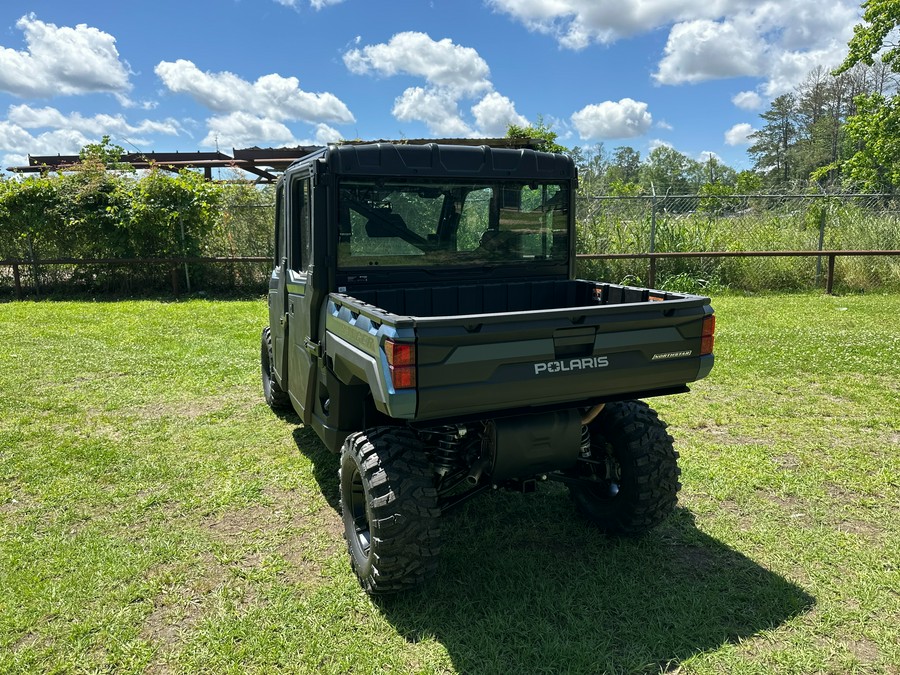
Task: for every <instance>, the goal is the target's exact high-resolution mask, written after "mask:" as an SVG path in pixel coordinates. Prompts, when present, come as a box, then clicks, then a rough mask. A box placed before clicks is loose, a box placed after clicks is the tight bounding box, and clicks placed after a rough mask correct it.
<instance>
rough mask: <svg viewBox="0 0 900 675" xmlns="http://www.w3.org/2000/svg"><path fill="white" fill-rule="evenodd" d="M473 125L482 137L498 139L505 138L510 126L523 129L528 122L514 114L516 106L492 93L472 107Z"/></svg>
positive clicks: (505, 98)
mask: <svg viewBox="0 0 900 675" xmlns="http://www.w3.org/2000/svg"><path fill="white" fill-rule="evenodd" d="M472 114H473V115H474V116H475V124H476V125H477V127H478V130H479V132H480V133H481V135H483V136H487V137H493V138H500V137H503V136H506V129H507V127H509V125H510V124H515V125H516V126H520V127H524V126H528V120H527V119H526V118H525V117H523V116H522V115H520V114H519V113H517V112H516V106H515V104H513V102H512V101H510V100H509V99H508V98H507V97H506V96H502V95H500V94H498V93H497V92H496V91H492V92H491V93H489V94H487V95H486V96H485V97H484V98H483V99H481V100H480V101H479V102H478V103H476V104H475V105H473V106H472Z"/></svg>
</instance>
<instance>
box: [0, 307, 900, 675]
mask: <svg viewBox="0 0 900 675" xmlns="http://www.w3.org/2000/svg"><path fill="white" fill-rule="evenodd" d="M714 304H715V307H716V310H717V314H718V322H719V331H718V337H717V345H716V346H717V352H716V353H717V358H718V363H717V365H716V368H715V369H714V371H713V373H712V375H711V376H710V377H709V378H708V379H706V380H704V381H702V382H699V383H697V384H696V386H695V387H694V391H693V392H692V393H690V394H687V395H682V396H677V397H669V398H665V399H657V400H655V402H654V403H653V405H654V406H655V407H657V408H658V409H659V411H660V413H661V415H662V416H663V418H664V419H666V420H668V421H669V422H670V424H671V429H670V430H671V432H672V434H673V435H674V436H675V439H676V443H677V447H678V448H679V450H680V452H681V456H682V468H683V477H682V482H683V483H684V488H683V490H682V493H681V500H680V507H679V509H678V511H677V512H676V514H675V515H674V517H673V518H671V519H670V520H669V521H668V522H667V523H665V524H664V525H663V526H661V527H660V528H658V529H656V530H655V531H653V532H652V533H651V534H650V535H648V536H646V537H644V538H642V539H639V540H614V539H608V538H606V537H604V536H601V535H599V534H597V533H596V532H595V531H593V530H591V529H590V527H589V526H587V525H586V524H585V523H584V522H583V521H581V520H580V519H578V518H576V517H575V516H574V514H573V510H572V507H571V505H570V503H569V500H568V498H567V495H566V491H565V488H563V487H561V486H558V485H555V484H552V485H549V486H546V487H543V486H542V487H543V489H542V490H540V491H539V492H538V493H537V494H536V495H528V496H522V495H515V494H509V493H496V494H490V495H487V496H485V497H483V498H481V499H478V500H475V501H473V502H471V503H469V504H467V505H466V506H464V507H462V508H461V509H460V510H459V511H457V512H454V513H452V514H450V515H448V516H447V517H446V519H445V528H444V529H445V534H446V543H445V546H444V551H443V555H442V559H441V567H440V573H439V575H438V577H437V578H436V579H434V580H433V581H432V582H430V583H429V584H427V585H426V586H425V587H424V588H423V589H422V591H421V592H417V593H412V594H409V595H407V596H403V597H399V598H393V599H386V600H380V601H377V602H373V601H372V600H370V599H369V598H368V597H366V596H365V594H364V593H363V592H362V591H361V590H360V589H359V587H358V585H357V583H356V581H355V579H354V578H353V576H352V574H351V572H350V570H349V565H348V563H347V560H346V552H345V549H344V544H343V541H342V538H341V528H340V519H339V516H338V514H337V511H336V510H335V507H336V498H337V474H336V471H337V461H336V458H335V457H334V456H333V455H331V454H329V453H328V452H326V451H325V450H324V449H323V448H322V446H321V445H320V444H319V443H318V441H317V439H316V438H315V435H314V434H312V433H311V432H310V431H308V430H306V429H304V428H302V427H301V426H299V425H297V424H296V419H290V418H288V419H283V418H279V417H277V416H275V415H273V414H272V413H271V412H270V411H269V410H268V408H267V407H266V406H265V405H264V403H263V402H262V398H261V395H260V392H259V384H258V365H257V359H258V335H259V330H260V329H261V326H262V323H263V321H264V317H265V315H266V310H265V304H264V302H263V301H243V302H211V301H188V302H182V303H160V302H152V301H146V302H120V303H87V302H41V303H12V304H4V305H0V345H2V349H0V672H3V673H19V672H64V673H66V672H73V673H82V672H117V673H118V672H152V673H161V672H191V673H192V672H209V673H228V672H233V673H243V672H251V673H253V672H257V673H268V672H278V671H282V672H302V673H318V672H326V673H344V672H358V673H374V672H379V673H380V672H396V673H407V672H415V673H418V672H423V673H433V672H438V673H454V672H460V673H492V672H496V673H563V672H572V673H600V672H623V673H630V672H648V673H655V672H659V671H669V672H674V671H677V672H680V673H730V672H740V673H770V672H780V673H809V672H823V673H846V672H860V673H897V672H898V669H897V665H896V664H898V663H900V629H898V627H897V617H898V616H900V595H898V590H897V589H898V588H900V571H898V564H900V536H898V530H900V524H898V515H897V514H898V505H900V459H898V455H900V453H898V450H900V384H898V383H900V328H898V325H900V324H898V319H897V317H898V316H900V296H898V295H878V296H876V295H866V296H849V297H825V296H819V295H799V296H791V295H770V296H763V297H748V298H744V297H721V298H716V299H715V302H714Z"/></svg>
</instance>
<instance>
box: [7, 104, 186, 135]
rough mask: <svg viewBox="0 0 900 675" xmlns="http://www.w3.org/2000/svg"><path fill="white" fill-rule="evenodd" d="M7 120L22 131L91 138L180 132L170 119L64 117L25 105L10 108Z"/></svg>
mask: <svg viewBox="0 0 900 675" xmlns="http://www.w3.org/2000/svg"><path fill="white" fill-rule="evenodd" d="M7 120H8V121H9V122H11V123H12V124H16V125H18V126H20V127H22V128H23V129H74V130H77V131H80V132H81V133H83V134H85V135H87V136H91V137H94V138H102V137H103V136H105V135H109V136H113V137H116V136H119V137H124V136H127V137H133V136H136V135H144V134H162V135H166V136H177V135H178V134H179V132H180V131H181V127H180V125H179V123H178V122H177V121H176V120H173V119H166V120H142V121H140V122H138V123H137V124H131V123H129V122H128V121H127V120H126V119H125V118H124V117H123V116H122V115H105V114H99V115H92V116H90V117H85V116H84V115H82V114H81V113H78V112H74V113H69V114H68V115H66V114H63V113H61V112H60V111H59V110H57V109H56V108H51V107H44V108H32V107H31V106H28V105H16V106H10V108H9V115H8V116H7Z"/></svg>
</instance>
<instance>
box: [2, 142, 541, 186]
mask: <svg viewBox="0 0 900 675" xmlns="http://www.w3.org/2000/svg"><path fill="white" fill-rule="evenodd" d="M342 143H344V144H347V143H351V144H360V143H406V144H410V145H422V144H425V143H450V144H454V145H489V146H491V147H495V148H497V147H507V148H510V147H511V148H534V149H540V147H541V145H542V144H543V141H542V140H540V139H531V138H526V139H512V138H452V139H435V138H421V139H413V140H409V139H404V140H401V141H384V140H382V141H342ZM322 147H323V146H320V145H299V146H296V147H292V148H258V147H252V148H241V149H238V148H233V149H232V154H231V155H227V154H225V153H223V152H219V151H216V152H131V153H126V154H123V155H122V157H121V159H120V162H119V163H120V164H127V165H129V166H130V167H132V168H134V169H152V168H157V169H163V170H166V171H173V172H177V171H181V170H182V169H203V174H204V176H205V177H206V179H207V180H212V170H213V169H238V170H241V171H245V172H247V173H249V174H251V175H253V176H255V181H256V182H257V183H274V182H275V181H276V180H278V176H279V175H280V174H282V173H284V170H285V169H287V168H288V167H289V166H290V165H291V164H292V163H294V162H295V161H297V160H298V159H300V158H302V157H305V156H306V155H308V154H310V153H312V152H315V151H317V150H320V149H322ZM80 161H81V159H80V158H79V156H78V155H28V164H27V165H25V166H10V167H7V171H11V172H13V173H19V174H26V173H46V172H51V171H52V172H56V171H68V170H71V169H72V168H73V167H74V166H76V165H77V164H78V163H79V162H80Z"/></svg>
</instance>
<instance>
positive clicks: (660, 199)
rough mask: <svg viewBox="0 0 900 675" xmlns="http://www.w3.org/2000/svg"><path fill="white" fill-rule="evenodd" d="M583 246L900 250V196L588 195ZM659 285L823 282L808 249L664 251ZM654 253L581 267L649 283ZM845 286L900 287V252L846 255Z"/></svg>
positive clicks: (583, 200)
mask: <svg viewBox="0 0 900 675" xmlns="http://www.w3.org/2000/svg"><path fill="white" fill-rule="evenodd" d="M577 213H578V244H577V250H578V253H581V254H596V253H630V254H634V253H653V252H687V251H706V252H720V251H822V250H826V251H827V250H858V251H863V250H898V249H900V203H898V202H897V200H892V199H891V198H890V197H888V196H885V195H858V194H841V195H783V194H768V195H728V196H719V195H717V196H704V195H677V196H672V195H666V196H639V197H608V196H581V197H579V200H578V208H577ZM656 265H657V267H656V270H655V272H656V275H655V276H656V279H655V282H656V283H655V285H656V286H658V287H663V288H680V289H682V290H690V289H697V288H716V287H726V286H727V287H730V288H736V289H744V290H756V291H759V290H767V289H772V290H793V289H805V288H812V287H816V286H821V285H824V281H823V269H822V266H823V261H822V259H820V258H819V257H818V256H811V257H715V256H709V257H703V258H678V259H671V258H662V259H659V260H658V261H657V263H656ZM649 268H650V265H649V261H648V260H639V259H638V260H580V261H579V265H578V273H579V275H580V276H584V277H589V278H601V279H605V280H609V281H619V282H627V283H635V284H644V283H647V282H648V276H649ZM835 282H836V285H837V287H838V288H850V289H860V290H865V289H870V288H892V289H893V288H900V258H898V257H890V256H887V257H885V256H881V257H877V258H876V257H864V256H841V257H840V258H839V259H838V261H837V266H836V269H835Z"/></svg>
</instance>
